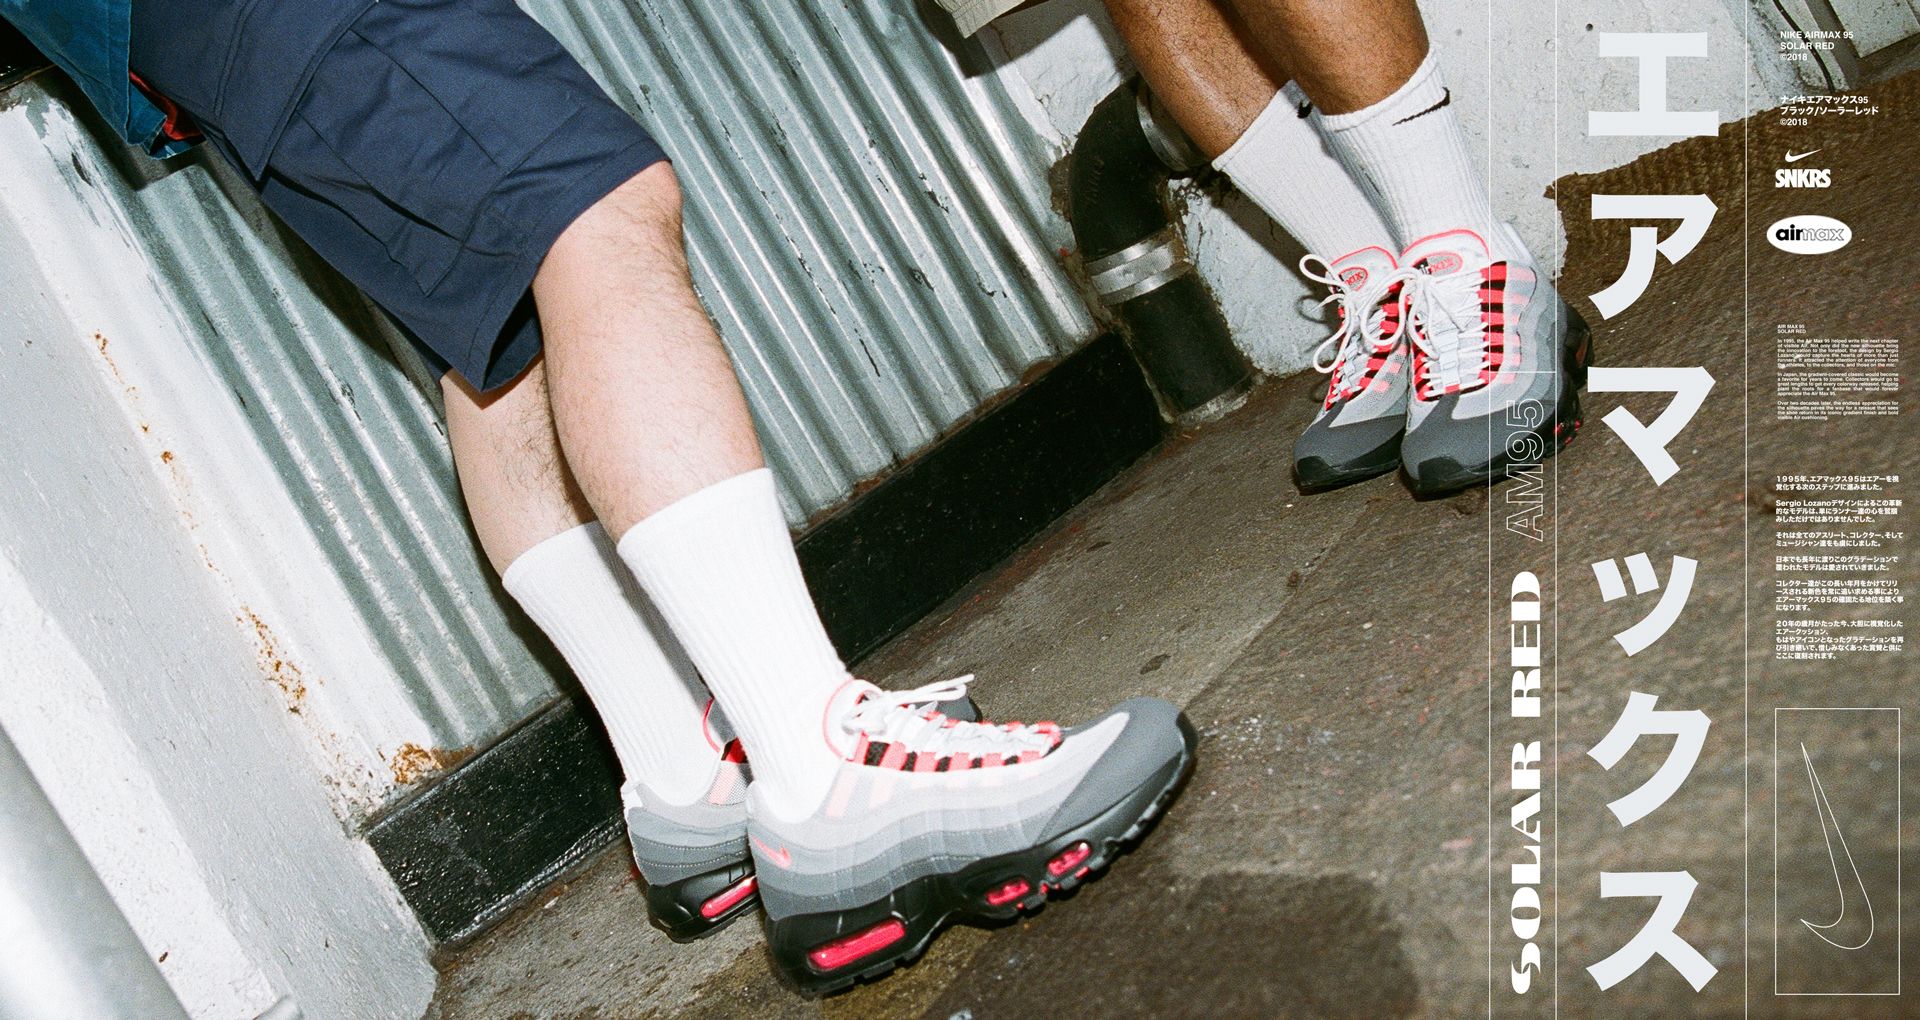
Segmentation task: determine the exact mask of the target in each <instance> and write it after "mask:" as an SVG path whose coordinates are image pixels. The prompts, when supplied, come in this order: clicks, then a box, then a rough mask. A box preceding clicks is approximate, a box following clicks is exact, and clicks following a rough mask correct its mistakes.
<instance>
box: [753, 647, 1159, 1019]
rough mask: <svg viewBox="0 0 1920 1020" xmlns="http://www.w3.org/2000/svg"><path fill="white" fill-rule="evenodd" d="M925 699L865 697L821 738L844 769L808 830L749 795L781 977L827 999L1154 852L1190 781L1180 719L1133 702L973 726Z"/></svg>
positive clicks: (945, 697)
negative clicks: (1128, 850)
mask: <svg viewBox="0 0 1920 1020" xmlns="http://www.w3.org/2000/svg"><path fill="white" fill-rule="evenodd" d="M965 692H966V679H961V680H950V681H947V682H945V683H941V684H932V685H929V686H927V687H922V688H920V689H918V690H913V691H901V692H897V693H896V692H890V691H883V690H881V689H880V688H878V687H875V686H873V685H872V684H869V683H866V682H864V681H859V680H851V681H848V683H847V685H846V686H844V687H842V688H841V689H840V691H839V692H838V693H836V694H835V696H834V698H833V700H832V702H831V703H829V705H828V706H827V710H826V713H825V716H824V718H823V719H822V736H823V737H824V738H825V739H826V741H827V744H828V746H829V747H831V748H832V749H833V751H834V753H835V755H837V756H838V757H839V758H840V759H841V764H840V767H839V773H838V775H836V776H835V778H834V781H833V784H832V786H831V787H830V789H829V792H828V794H827V796H826V798H825V800H824V802H823V803H821V804H820V805H819V806H818V807H817V808H815V809H814V810H813V812H812V813H811V814H810V815H808V816H806V817H803V818H797V819H788V818H783V817H780V816H779V815H778V814H776V813H775V810H774V809H775V808H776V807H778V805H773V804H768V803H765V802H764V801H763V800H762V799H761V795H760V790H761V788H760V787H758V786H754V787H751V788H749V790H748V793H747V816H748V820H747V832H748V836H749V837H750V838H749V843H750V844H751V845H752V848H753V858H754V864H755V867H756V869H757V871H758V873H759V876H760V898H761V903H762V905H763V906H764V907H765V908H766V911H767V920H768V924H767V941H768V944H769V945H770V947H771V949H772V952H773V958H774V962H775V963H776V964H777V965H778V966H779V968H780V970H781V971H782V972H783V973H784V974H786V976H787V977H788V978H789V979H790V980H792V981H793V982H794V983H795V984H796V985H798V986H799V987H800V988H801V989H802V990H804V991H808V992H828V991H832V990H834V989H837V988H842V987H845V986H846V985H849V984H852V983H853V982H854V981H855V980H857V979H859V978H862V977H872V976H876V975H879V974H881V973H884V972H886V971H888V970H891V969H892V968H893V967H894V966H895V965H897V964H899V963H902V962H905V961H907V960H910V959H912V958H913V957H915V956H917V955H918V954H919V953H920V951H921V950H922V949H925V948H926V946H927V943H928V942H930V941H931V940H932V939H933V937H934V936H935V935H936V934H938V933H939V931H940V930H941V929H942V928H944V927H945V926H946V924H947V923H948V921H950V920H952V919H954V918H956V917H975V918H982V919H1004V918H1010V917H1013V916H1015V915H1017V914H1018V913H1019V912H1020V911H1021V910H1022V909H1026V908H1031V907H1037V906H1039V905H1040V904H1041V903H1043V902H1044V901H1045V900H1046V896H1047V893H1048V892H1049V891H1052V890H1063V889H1071V888H1073V887H1074V886H1076V885H1078V884H1079V883H1080V882H1082V881H1084V880H1085V879H1087V878H1088V877H1089V876H1090V875H1091V874H1093V873H1094V872H1097V871H1099V870H1100V869H1101V868H1103V867H1105V866H1106V864H1107V862H1108V861H1110V860H1111V859H1112V858H1113V857H1114V856H1116V855H1117V854H1118V852H1119V851H1120V850H1121V849H1122V847H1123V846H1124V845H1126V844H1128V843H1130V842H1131V841H1132V840H1134V839H1136V838H1137V837H1138V836H1140V835H1141V834H1142V833H1143V832H1144V831H1145V830H1146V827H1147V824H1148V823H1149V822H1151V821H1152V820H1153V819H1154V818H1155V817H1156V816H1157V815H1158V814H1159V813H1160V811H1161V809H1162V808H1163V807H1164V806H1165V805H1166V804H1167V802H1168V801H1170V800H1171V799H1172V798H1173V795H1174V792H1175V790H1176V789H1177V788H1178V786H1179V784H1180V781H1181V780H1182V779H1184V778H1185V777H1186V774H1187V773H1188V771H1190V770H1191V768H1192V762H1193V749H1194V744H1195V737H1194V733H1193V729H1192V727H1190V726H1189V725H1188V724H1187V722H1186V720H1185V719H1184V718H1183V717H1182V716H1181V715H1180V712H1179V710H1178V709H1176V708H1174V706H1172V705H1170V704H1168V703H1167V702H1165V701H1160V700H1158V699H1155V698H1135V699H1133V700H1131V701H1127V702H1124V703H1122V704H1121V705H1120V706H1118V707H1117V708H1114V709H1113V710H1111V711H1109V712H1108V713H1107V714H1105V715H1103V716H1101V717H1099V718H1098V719H1095V720H1093V721H1092V722H1090V723H1087V724H1086V725H1084V726H1079V727H1075V728H1073V729H1067V730H1063V729H1061V728H1060V727H1059V726H1056V725H1054V724H1053V723H1036V724H1032V725H1022V724H1020V723H1017V722H1014V723H1007V724H1005V725H995V724H992V723H967V722H959V721H957V720H954V719H950V718H948V717H947V716H945V715H942V714H940V713H939V712H937V711H934V710H933V709H932V708H929V707H928V703H930V702H945V701H952V700H956V699H958V698H961V697H963V696H964V695H965Z"/></svg>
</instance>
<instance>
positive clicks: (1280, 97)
mask: <svg viewBox="0 0 1920 1020" xmlns="http://www.w3.org/2000/svg"><path fill="white" fill-rule="evenodd" d="M1310 109H1311V106H1310V105H1309V100H1308V99H1307V94H1306V93H1305V92H1303V91H1301V90H1300V85H1299V83H1298V82H1291V81H1290V82H1288V83H1286V84H1285V85H1284V86H1282V87H1281V89H1280V91H1279V92H1277V93H1275V94H1274V97H1273V102H1271V103H1268V104H1267V108H1266V109H1265V110H1263V111H1261V113H1260V116H1258V117H1256V118H1254V121H1253V123H1252V124H1249V125H1247V129H1246V130H1245V131H1243V132H1241V133H1240V137H1239V138H1238V139H1235V140H1234V143H1233V146H1232V147H1231V148H1229V149H1227V151H1225V152H1223V153H1221V154H1220V158H1219V159H1216V160H1214V161H1213V168H1214V169H1215V170H1218V171H1220V172H1221V173H1223V174H1226V175H1227V179H1228V180H1231V181H1232V182H1233V185H1234V187H1236V188H1239V189H1240V193H1241V194H1243V195H1245V196H1247V198H1249V199H1251V200H1252V201H1253V204H1254V205H1257V206H1259V207H1260V209H1261V211H1262V212H1265V213H1266V214H1267V215H1268V216H1271V217H1273V221H1274V222H1275V223H1278V224H1280V226H1281V228H1282V229H1284V230H1286V232H1287V233H1289V234H1292V235H1293V237H1294V240H1296V241H1299V242H1300V243H1301V245H1303V246H1305V248H1306V249H1307V250H1308V251H1309V252H1312V253H1313V254H1315V255H1318V256H1320V257H1321V258H1323V259H1325V260H1326V261H1327V263H1328V264H1329V265H1331V264H1333V263H1335V262H1338V261H1340V260H1341V259H1342V258H1344V257H1346V256H1348V255H1351V254H1353V253H1354V252H1356V251H1359V250H1360V249H1362V248H1365V247H1367V246H1369V245H1379V246H1380V247H1382V248H1385V249H1386V250H1388V251H1390V252H1392V253H1393V254H1395V255H1398V254H1399V253H1400V245H1399V244H1398V243H1397V241H1396V239H1395V237H1394V235H1393V231H1392V230H1391V229H1389V228H1388V227H1387V223H1386V221H1385V220H1383V219H1381V218H1380V212H1379V210H1377V209H1375V208H1374V207H1373V201H1372V200H1371V199H1369V198H1368V197H1367V194H1366V192H1364V191H1362V190H1360V186H1359V185H1358V184H1356V183H1354V179H1353V176H1352V175H1351V174H1349V173H1348V172H1347V168H1346V166H1345V165H1344V164H1342V163H1341V162H1340V161H1339V160H1337V159H1335V158H1334V157H1333V154H1332V153H1330V152H1328V151H1327V144H1326V139H1325V138H1323V137H1322V136H1321V134H1320V130H1319V128H1318V127H1317V126H1316V125H1315V123H1314V121H1313V120H1312V119H1311V118H1310V117H1309V116H1308V115H1307V112H1306V111H1308V110H1310Z"/></svg>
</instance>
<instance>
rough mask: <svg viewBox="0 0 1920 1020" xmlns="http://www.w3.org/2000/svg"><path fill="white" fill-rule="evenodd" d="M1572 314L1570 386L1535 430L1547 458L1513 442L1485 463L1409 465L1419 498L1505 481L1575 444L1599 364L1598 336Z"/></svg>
mask: <svg viewBox="0 0 1920 1020" xmlns="http://www.w3.org/2000/svg"><path fill="white" fill-rule="evenodd" d="M1567 314H1568V315H1569V316H1571V317H1572V318H1571V321H1570V322H1569V324H1568V330H1567V342H1566V349H1565V351H1564V352H1563V362H1562V367H1563V369H1564V371H1565V372H1566V373H1567V382H1568V385H1567V386H1564V387H1562V388H1561V391H1560V402H1559V406H1557V407H1556V408H1554V415H1553V420H1552V421H1549V422H1542V423H1541V424H1540V425H1539V426H1538V427H1536V428H1533V429H1531V430H1529V432H1530V434H1531V435H1533V436H1534V437H1535V438H1536V439H1537V440H1538V441H1539V442H1540V444H1541V449H1542V450H1543V451H1544V452H1543V453H1542V454H1541V456H1540V457H1538V458H1533V457H1515V456H1513V455H1512V453H1511V452H1509V451H1510V450H1511V449H1512V445H1513V444H1511V443H1509V444H1508V448H1507V449H1505V450H1502V451H1501V452H1500V454H1499V455H1498V456H1496V457H1494V458H1493V459H1492V460H1490V461H1488V462H1487V463H1485V464H1478V465H1471V466H1468V465H1462V464H1459V463H1458V462H1455V461H1452V460H1429V461H1425V462H1422V463H1421V464H1420V465H1418V467H1417V469H1416V468H1406V469H1404V470H1402V471H1401V477H1402V479H1403V480H1404V481H1405V482H1406V486H1407V488H1408V489H1410V490H1412V492H1413V494H1414V496H1415V497H1416V498H1419V499H1436V498H1439V497H1442V496H1451V495H1453V494H1455V493H1457V492H1461V491H1463V490H1465V489H1472V488H1477V487H1480V486H1485V485H1493V484H1496V483H1498V482H1502V481H1505V480H1506V478H1507V474H1508V471H1509V470H1510V469H1512V468H1515V467H1526V466H1531V465H1534V464H1539V463H1544V462H1545V461H1547V460H1548V459H1550V458H1552V457H1553V456H1554V455H1555V454H1557V453H1559V452H1560V451H1561V450H1563V449H1566V447H1567V444H1568V443H1571V442H1573V439H1574V436H1575V435H1577V434H1578V433H1579V431H1580V424H1581V419H1580V391H1581V390H1582V389H1585V388H1586V385H1587V367H1588V366H1589V365H1591V364H1592V363H1593V334H1592V330H1591V329H1589V328H1588V326H1587V322H1586V320H1585V319H1584V318H1582V317H1581V315H1580V313H1579V312H1576V311H1573V310H1572V309H1568V310H1567Z"/></svg>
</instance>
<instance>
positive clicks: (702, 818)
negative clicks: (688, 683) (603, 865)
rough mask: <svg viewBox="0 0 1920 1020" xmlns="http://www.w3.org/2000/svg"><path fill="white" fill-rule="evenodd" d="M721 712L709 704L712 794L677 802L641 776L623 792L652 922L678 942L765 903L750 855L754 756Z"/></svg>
mask: <svg viewBox="0 0 1920 1020" xmlns="http://www.w3.org/2000/svg"><path fill="white" fill-rule="evenodd" d="M715 715H716V713H715V712H714V710H713V703H712V702H711V701H709V702H708V703H707V711H706V716H705V719H704V723H705V729H706V735H707V744H708V746H709V747H711V748H712V749H713V777H712V779H711V780H710V781H709V782H708V784H707V792H706V795H705V796H703V797H701V798H700V799H699V800H697V801H694V802H693V803H691V804H673V803H669V802H668V801H666V800H664V799H663V798H661V797H660V796H659V795H658V794H655V793H654V792H653V791H652V790H650V789H649V788H648V787H647V785H646V783H645V782H644V781H642V780H639V779H630V780H628V782H627V784H626V785H625V786H624V787H622V788H621V790H620V797H621V800H622V802H623V803H624V804H625V805H626V814H627V841H628V842H629V843H630V844H631V845H632V847H633V862H634V863H635V864H636V865H638V866H639V868H640V877H641V878H643V879H645V880H646V883H647V888H646V896H647V915H648V918H649V919H650V920H651V921H652V922H653V925H654V927H656V928H659V929H660V930H661V931H664V932H666V933H667V936H668V937H669V938H671V939H673V940H674V941H675V942H691V941H693V940H695V939H698V938H703V937H705V936H707V935H711V934H713V933H714V932H716V931H719V930H720V929H721V928H723V927H725V926H726V925H727V924H728V923H730V922H731V921H733V920H734V919H735V918H737V917H739V916H741V915H742V914H745V913H747V912H748V911H750V910H752V909H753V908H754V906H755V905H757V904H758V903H759V902H760V900H759V895H758V893H757V891H756V883H755V881H754V877H753V855H752V854H751V853H749V852H748V851H747V773H746V762H747V756H746V754H745V753H744V752H742V750H741V748H740V742H739V741H738V740H735V739H733V736H732V734H730V733H726V732H724V731H723V730H721V729H720V727H723V726H724V723H721V722H719V721H718V720H717V719H715Z"/></svg>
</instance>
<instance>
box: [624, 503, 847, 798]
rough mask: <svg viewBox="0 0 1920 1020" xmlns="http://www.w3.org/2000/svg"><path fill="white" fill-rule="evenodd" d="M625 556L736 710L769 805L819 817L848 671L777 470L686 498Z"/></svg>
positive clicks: (657, 518)
mask: <svg viewBox="0 0 1920 1020" xmlns="http://www.w3.org/2000/svg"><path fill="white" fill-rule="evenodd" d="M620 558H621V559H624V560H626V561H627V566H629V567H631V568H633V572H634V574H635V575H636V576H637V577H639V578H640V583H641V584H642V585H643V586H645V588H646V590H647V594H649V595H651V596H653V602H654V605H656V606H658V607H660V614H661V615H662V616H664V617H666V619H667V622H668V623H669V624H671V625H672V627H673V632H674V634H675V635H677V636H678V637H679V638H680V643H681V644H682V645H684V646H685V647H686V649H687V654H688V655H690V656H692V657H693V661H694V663H695V664H696V665H698V666H699V667H700V673H701V675H702V676H704V677H705V678H706V681H707V686H708V687H709V688H711V689H712V690H713V695H714V699H715V700H716V701H718V702H719V704H720V706H721V707H722V708H724V709H726V712H727V719H728V721H729V722H730V723H732V724H733V728H734V730H735V732H737V733H739V734H740V741H741V743H742V744H744V745H745V746H746V749H747V758H748V759H749V760H750V761H751V762H752V763H753V782H754V784H755V785H756V786H758V787H760V788H761V793H762V796H768V795H770V796H771V797H772V801H771V803H774V804H778V805H780V808H779V810H780V811H781V813H783V814H791V815H804V814H808V813H811V812H812V811H813V809H814V808H815V807H817V806H818V805H819V803H820V802H821V801H822V800H824V799H825V797H826V794H827V789H828V788H829V787H830V786H831V785H832V783H833V778H834V776H835V774H836V773H837V771H838V769H839V767H840V759H839V757H838V756H837V755H835V754H834V752H833V750H832V749H831V748H830V747H828V746H827V743H826V740H825V738H824V737H823V736H822V735H821V726H822V720H823V717H824V714H825V712H826V707H827V702H828V701H829V700H830V699H831V698H832V697H833V693H834V691H835V690H837V689H838V688H839V687H840V686H841V685H842V684H844V683H845V682H846V680H847V669H846V666H845V665H844V664H843V663H842V662H841V661H840V653H839V652H837V651H835V650H834V647H833V643H832V642H831V641H829V640H828V639H827V632H826V630H825V629H824V628H822V627H821V625H820V614H819V613H818V612H817V611H816V610H815V609H814V607H813V597H812V596H811V595H809V594H808V593H807V583H806V579H805V578H803V577H802V576H801V575H800V561H799V560H798V559H797V558H795V556H794V553H793V538H792V536H791V535H789V534H788V533H787V521H786V517H785V516H784V515H782V514H781V512H780V500H779V497H778V496H777V495H776V493H775V491H774V485H773V473H772V472H771V471H768V470H767V469H766V468H760V469H758V470H755V471H749V472H747V473H746V474H743V475H735V476H734V477H732V478H729V479H727V480H726V481H724V482H716V483H715V484H713V485H709V486H707V487H706V488H704V489H701V490H700V491H699V492H696V493H693V494H692V495H690V496H686V497H684V498H682V499H681V500H680V501H679V502H676V503H674V504H673V505H672V506H669V507H667V508H666V509H664V510H661V511H659V512H658V513H655V514H654V515H653V516H651V517H648V518H647V519H646V520H643V521H641V522H640V523H638V524H636V525H634V526H633V528H632V529H631V530H629V531H628V532H627V533H626V534H625V535H623V536H621V538H620Z"/></svg>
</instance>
